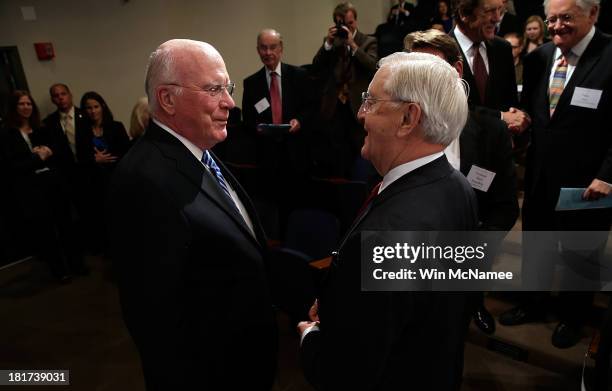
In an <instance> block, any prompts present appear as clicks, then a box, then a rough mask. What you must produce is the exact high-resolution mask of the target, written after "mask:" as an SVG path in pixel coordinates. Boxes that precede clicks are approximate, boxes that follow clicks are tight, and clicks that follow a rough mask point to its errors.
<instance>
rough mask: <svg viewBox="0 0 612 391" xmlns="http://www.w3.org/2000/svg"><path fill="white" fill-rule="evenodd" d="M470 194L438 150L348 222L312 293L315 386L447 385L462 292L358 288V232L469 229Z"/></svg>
mask: <svg viewBox="0 0 612 391" xmlns="http://www.w3.org/2000/svg"><path fill="white" fill-rule="evenodd" d="M476 223H477V211H476V199H475V196H474V192H473V191H472V188H471V187H470V185H469V184H468V183H467V181H466V179H465V178H464V177H463V175H461V173H459V172H458V171H456V170H454V169H453V168H452V167H451V166H450V164H449V163H448V161H447V160H446V157H441V158H439V159H436V160H435V161H433V162H431V163H429V164H427V165H425V166H422V167H420V168H418V169H416V170H415V171H413V172H411V173H409V174H407V175H405V176H403V177H401V178H399V179H398V180H397V181H396V182H394V183H392V184H391V185H390V186H389V187H388V188H386V189H385V190H383V191H382V193H380V194H379V195H378V196H377V197H376V198H374V201H373V202H372V204H371V208H370V210H369V212H368V213H367V214H366V215H365V217H363V218H362V219H361V220H360V221H358V222H357V223H356V225H355V226H354V227H353V228H352V229H351V230H349V233H348V234H347V236H346V238H345V240H344V241H343V243H342V244H341V246H340V248H339V250H338V254H337V255H336V256H335V258H334V259H333V261H332V264H331V267H330V272H329V276H328V279H327V282H326V284H325V286H324V287H323V291H322V293H321V296H320V299H319V317H320V320H321V326H320V327H321V331H320V332H316V331H315V332H311V333H309V334H308V335H306V337H305V338H304V340H303V343H302V348H301V358H302V365H303V367H304V373H305V375H306V378H307V379H308V380H309V381H310V382H311V383H312V384H313V385H315V386H316V388H317V389H318V390H407V389H414V390H455V389H458V387H459V383H460V379H461V374H462V367H463V343H464V337H465V333H466V331H467V325H468V321H469V311H467V310H466V308H467V306H466V295H464V294H461V293H445V292H361V289H360V281H361V279H360V269H361V265H362V264H361V262H360V260H361V240H360V237H361V235H360V234H361V232H363V231H428V230H451V231H452V230H472V229H475V227H476Z"/></svg>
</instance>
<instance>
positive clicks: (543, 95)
mask: <svg viewBox="0 0 612 391" xmlns="http://www.w3.org/2000/svg"><path fill="white" fill-rule="evenodd" d="M554 52H555V46H554V44H553V43H552V42H549V43H546V44H544V45H542V46H540V47H539V48H538V49H536V50H534V51H533V52H531V53H530V54H529V55H528V56H527V57H526V58H525V62H524V64H525V65H524V70H523V83H524V84H523V93H522V96H523V99H522V105H523V107H524V108H525V110H526V111H527V113H529V115H530V116H531V120H532V123H531V129H532V130H531V144H530V145H529V148H528V150H527V167H526V173H525V203H526V204H531V205H532V206H533V207H531V208H528V207H527V205H525V207H524V208H525V211H526V212H527V210H528V213H534V214H537V213H539V212H542V211H547V212H552V211H553V209H554V207H555V205H556V202H557V199H558V197H559V192H560V188H561V187H587V186H589V184H590V183H591V181H592V180H593V179H595V178H597V179H600V180H602V181H605V182H608V183H612V132H610V124H611V123H612V110H611V109H610V108H611V107H612V67H611V66H610V63H611V61H612V38H611V37H610V36H609V35H605V34H603V33H601V32H599V31H598V30H596V33H595V36H594V37H593V39H592V40H591V42H590V43H589V45H588V46H587V48H586V50H585V51H584V53H583V55H582V57H581V58H580V61H579V62H578V65H577V67H576V69H575V70H574V73H573V74H572V77H571V79H570V80H569V81H568V83H567V85H566V86H565V88H564V90H563V94H562V95H561V97H560V99H559V102H558V104H557V108H556V110H555V113H554V115H553V116H552V118H551V117H550V114H549V100H548V96H549V93H548V89H549V87H548V86H549V77H550V72H551V69H552V63H553V56H554ZM577 87H581V88H588V89H593V90H600V91H603V93H602V95H601V99H600V100H599V102H598V105H597V108H595V109H592V108H585V107H579V106H576V105H572V104H571V101H572V97H573V95H574V93H575V92H576V88H577ZM565 213H567V212H565ZM581 214H584V212H581ZM602 214H604V213H601V212H598V213H597V214H594V215H596V216H594V217H597V215H599V216H601V215H602ZM527 217H528V216H525V218H527ZM551 224H552V222H551ZM587 224H591V225H590V226H591V227H594V226H595V224H596V223H595V221H593V220H592V221H591V223H588V222H587ZM607 225H609V218H608V217H607V214H606V218H605V221H604V222H603V226H600V227H601V228H602V229H605V227H606V226H607Z"/></svg>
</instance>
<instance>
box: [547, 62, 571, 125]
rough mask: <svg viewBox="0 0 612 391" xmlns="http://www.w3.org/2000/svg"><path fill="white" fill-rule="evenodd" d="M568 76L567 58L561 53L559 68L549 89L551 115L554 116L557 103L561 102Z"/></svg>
mask: <svg viewBox="0 0 612 391" xmlns="http://www.w3.org/2000/svg"><path fill="white" fill-rule="evenodd" d="M566 76H567V59H566V58H565V56H564V55H561V58H560V59H559V62H558V63H557V68H556V69H555V73H554V75H553V80H552V83H551V84H550V90H549V102H550V116H551V117H552V116H553V113H554V112H555V109H556V108H557V103H559V97H560V96H561V94H562V93H563V88H564V87H565V77H566Z"/></svg>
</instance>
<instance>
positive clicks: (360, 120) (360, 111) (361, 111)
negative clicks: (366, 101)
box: [357, 103, 366, 124]
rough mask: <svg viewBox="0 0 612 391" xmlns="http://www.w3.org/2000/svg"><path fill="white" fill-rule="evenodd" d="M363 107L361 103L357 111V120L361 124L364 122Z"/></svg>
mask: <svg viewBox="0 0 612 391" xmlns="http://www.w3.org/2000/svg"><path fill="white" fill-rule="evenodd" d="M365 114H366V113H365V109H364V107H363V103H362V104H361V106H359V110H358V111H357V120H358V121H359V123H361V124H363V123H364V122H365Z"/></svg>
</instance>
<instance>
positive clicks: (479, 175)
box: [467, 165, 495, 193]
mask: <svg viewBox="0 0 612 391" xmlns="http://www.w3.org/2000/svg"><path fill="white" fill-rule="evenodd" d="M493 178H495V173H494V172H493V171H489V170H485V169H484V168H480V167H478V166H474V165H472V168H470V172H468V176H467V180H468V182H470V185H472V187H473V188H474V189H476V190H480V191H484V192H485V193H486V192H487V191H489V187H490V186H491V183H492V182H493Z"/></svg>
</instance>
